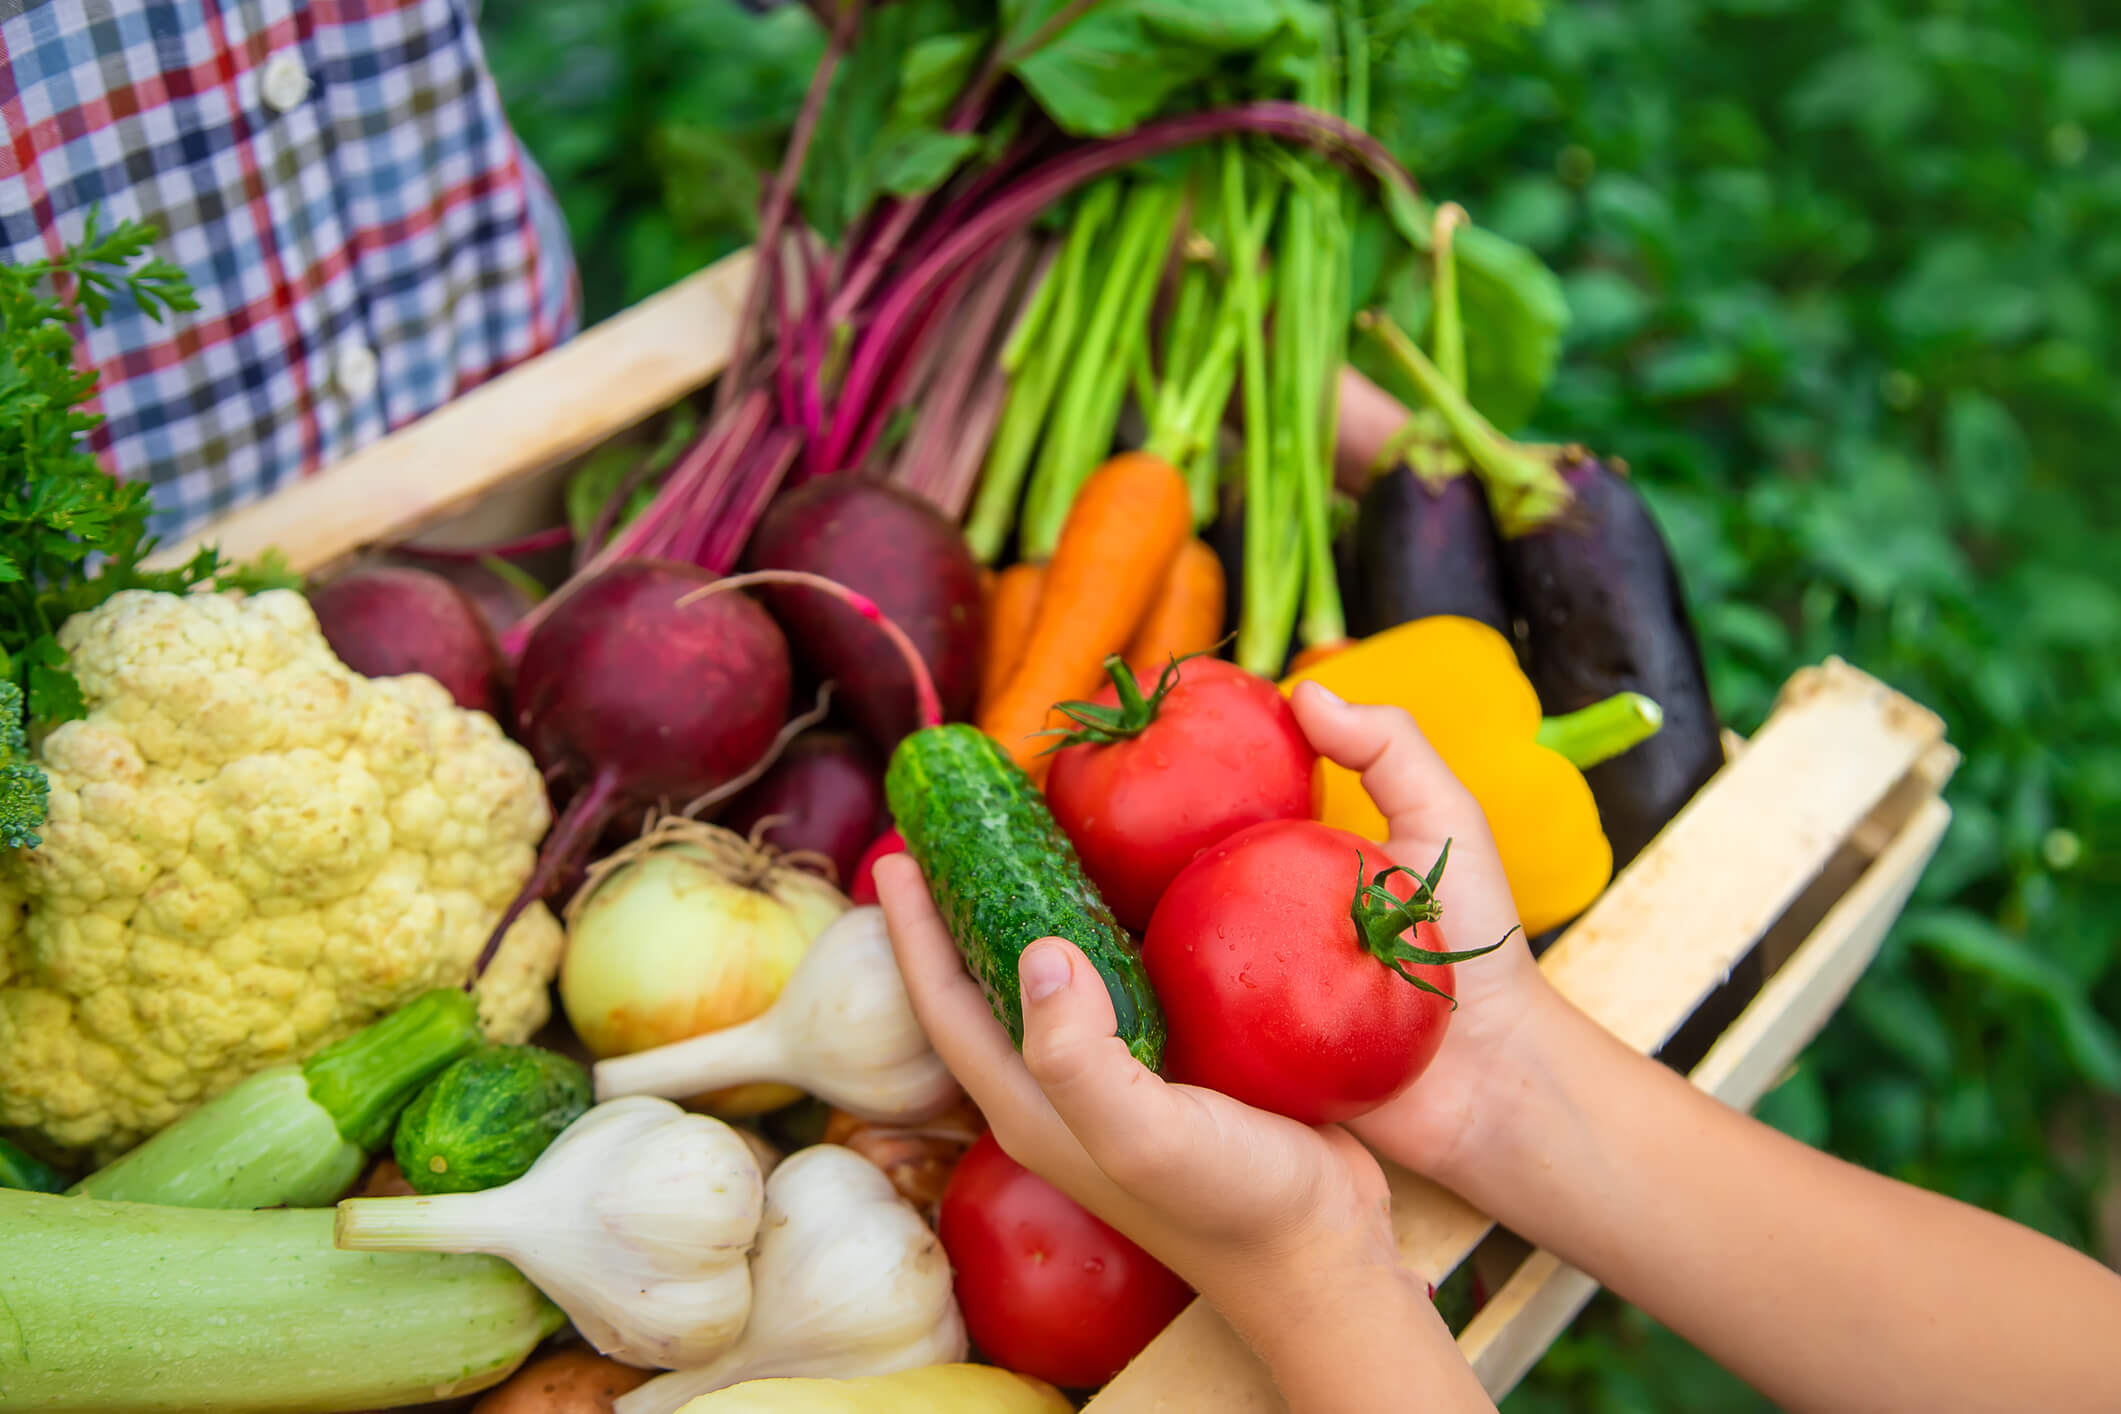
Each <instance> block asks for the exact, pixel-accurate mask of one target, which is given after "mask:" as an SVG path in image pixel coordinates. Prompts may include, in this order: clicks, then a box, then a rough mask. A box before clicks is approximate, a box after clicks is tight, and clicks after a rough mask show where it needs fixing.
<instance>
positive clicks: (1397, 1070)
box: [1142, 820, 1467, 1124]
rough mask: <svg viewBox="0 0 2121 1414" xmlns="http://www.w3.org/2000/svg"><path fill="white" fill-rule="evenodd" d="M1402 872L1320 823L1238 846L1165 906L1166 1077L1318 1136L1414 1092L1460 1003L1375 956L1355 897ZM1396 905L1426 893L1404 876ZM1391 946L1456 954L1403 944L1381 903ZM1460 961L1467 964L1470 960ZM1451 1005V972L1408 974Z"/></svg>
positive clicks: (1438, 945)
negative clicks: (1319, 1130)
mask: <svg viewBox="0 0 2121 1414" xmlns="http://www.w3.org/2000/svg"><path fill="white" fill-rule="evenodd" d="M1358 856H1359V857H1360V859H1361V861H1362V864H1361V871H1362V874H1361V877H1362V880H1363V882H1370V881H1374V880H1375V878H1376V875H1377V873H1378V871H1379V870H1381V869H1384V868H1387V867H1389V866H1390V865H1391V863H1392V861H1391V860H1389V859H1386V858H1385V857H1384V856H1383V851H1382V850H1381V849H1380V848H1379V847H1378V846H1377V845H1376V844H1374V843H1372V842H1370V841H1368V840H1365V839H1363V838H1362V837H1361V836H1359V835H1355V834H1351V833H1350V832H1348V831H1346V830H1340V829H1335V828H1333V827H1332V826H1330V825H1322V824H1319V823H1317V822H1315V821H1310V820H1274V821H1269V822H1267V823H1266V824H1262V825H1254V826H1252V827H1251V828H1250V829H1247V830H1243V831H1240V832H1239V833H1237V834H1235V835H1232V836H1231V837H1230V838H1228V839H1226V840H1224V841H1223V842H1222V843H1221V844H1219V845H1216V846H1215V847H1214V848H1213V849H1210V850H1209V851H1207V852H1206V853H1204V854H1203V855H1201V856H1200V858H1198V859H1196V860H1194V861H1193V863H1191V864H1190V865H1188V866H1186V868H1185V870H1184V871H1183V872H1182V873H1180V874H1179V876H1178V877H1177V878H1176V879H1174V880H1172V881H1171V887H1170V888H1168V889H1166V890H1165V891H1164V897H1163V901H1162V902H1161V903H1159V904H1158V905H1157V906H1156V914H1155V916H1154V917H1153V918H1152V919H1151V920H1150V922H1149V930H1148V933H1147V934H1146V935H1145V936H1144V937H1143V939H1142V963H1143V965H1144V967H1145V968H1146V969H1147V971H1148V974H1149V985H1150V986H1152V987H1153V988H1155V990H1156V995H1157V998H1158V1000H1159V1001H1161V1002H1162V1003H1163V1007H1164V1022H1165V1025H1166V1027H1167V1039H1166V1041H1165V1044H1164V1073H1165V1075H1166V1076H1167V1077H1168V1078H1170V1079H1171V1080H1174V1081H1178V1082H1181V1083H1183V1084H1189V1085H1199V1086H1203V1087H1206V1088H1209V1089H1214V1090H1220V1091H1221V1092H1223V1093H1224V1094H1226V1095H1229V1096H1232V1097H1233V1098H1236V1099H1239V1100H1243V1101H1244V1102H1245V1103H1247V1104H1250V1105H1255V1106H1257V1107H1259V1108H1260V1109H1264V1110H1273V1111H1275V1112H1276V1113H1278V1114H1285V1115H1288V1116H1289V1117H1290V1118H1292V1119H1298V1120H1302V1121H1303V1122H1304V1123H1306V1124H1337V1123H1339V1122H1340V1121H1342V1120H1346V1119H1351V1118H1353V1117H1354V1116H1356V1115H1359V1114H1362V1113H1364V1112H1365V1111H1367V1110H1372V1109H1375V1108H1376V1107H1377V1106H1379V1105H1381V1104H1383V1103H1384V1102H1385V1101H1387V1100H1389V1099H1391V1098H1392V1097H1393V1096H1395V1095H1397V1094H1399V1093H1400V1092H1401V1091H1403V1090H1405V1089H1406V1088H1407V1087H1408V1086H1409V1085H1411V1084H1413V1083H1414V1081H1415V1080H1416V1079H1417V1078H1418V1077H1419V1076H1420V1075H1421V1073H1422V1071H1424V1070H1425V1069H1427V1068H1428V1065H1429V1062H1430V1061H1431V1060H1433V1059H1434V1058H1435V1056H1436V1048H1437V1047H1438V1046H1440V1045H1442V1044H1443V1038H1444V1031H1445V1029H1446V1028H1447V1027H1448V1026H1449V1024H1450V1020H1451V1004H1450V1002H1449V1001H1447V1000H1446V999H1445V998H1444V997H1442V996H1438V995H1436V993H1434V992H1428V991H1424V990H1422V989H1421V988H1420V987H1417V986H1415V985H1414V984H1413V983H1411V982H1409V981H1407V980H1406V979H1405V978H1403V977H1401V976H1400V975H1399V974H1398V973H1397V972H1395V971H1394V970H1393V969H1392V968H1391V967H1390V966H1388V965H1387V964H1386V963H1385V962H1384V961H1383V960H1382V959H1381V958H1379V957H1378V956H1377V955H1376V954H1375V953H1373V952H1372V951H1370V950H1369V948H1368V947H1366V946H1365V945H1364V943H1363V941H1362V939H1361V937H1360V935H1359V934H1358V932H1357V929H1356V926H1355V922H1354V919H1353V918H1352V917H1351V916H1350V909H1351V906H1352V905H1353V904H1354V902H1355V894H1356V886H1357V882H1358V865H1357V859H1358ZM1386 888H1387V889H1388V890H1389V892H1390V894H1391V896H1392V898H1393V899H1405V898H1408V897H1411V896H1412V895H1413V894H1414V891H1415V888H1416V881H1415V880H1412V879H1409V878H1408V877H1407V876H1406V875H1405V874H1394V875H1392V876H1390V877H1389V878H1388V879H1387V880H1386ZM1365 907H1366V908H1369V909H1371V910H1372V911H1373V912H1374V913H1375V914H1377V915H1379V917H1380V922H1379V924H1378V925H1377V926H1378V929H1379V931H1380V932H1382V933H1383V935H1384V937H1385V938H1387V939H1389V938H1392V937H1395V936H1396V937H1402V938H1404V937H1406V934H1407V933H1408V932H1411V934H1412V937H1411V938H1410V939H1408V941H1410V942H1411V943H1412V944H1413V946H1415V947H1418V948H1423V949H1426V950H1428V951H1430V952H1436V953H1441V952H1444V951H1446V949H1445V946H1444V942H1443V937H1442V934H1441V932H1440V931H1439V930H1438V928H1437V925H1436V924H1435V923H1432V922H1419V923H1416V924H1415V925H1414V926H1413V928H1412V929H1411V930H1407V929H1404V924H1402V925H1401V927H1402V930H1401V931H1396V932H1395V931H1394V930H1393V929H1392V928H1391V927H1390V923H1389V922H1388V921H1386V920H1385V919H1384V917H1383V915H1386V914H1388V913H1389V911H1390V909H1389V906H1388V905H1387V904H1386V903H1385V901H1384V900H1382V899H1379V898H1376V897H1375V896H1374V895H1372V896H1371V900H1370V902H1368V903H1366V904H1365ZM1457 956H1458V957H1460V958H1461V959H1463V958H1464V957H1465V956H1467V954H1463V953H1461V954H1458V955H1457ZM1407 970H1408V971H1409V972H1412V973H1413V974H1414V975H1416V976H1417V977H1420V978H1422V979H1423V980H1424V981H1426V982H1427V983H1428V984H1429V985H1430V986H1432V987H1435V988H1437V989H1439V990H1440V991H1443V992H1447V993H1448V992H1450V991H1451V990H1452V969H1451V966H1450V964H1448V963H1441V964H1434V963H1421V962H1414V961H1412V960H1409V961H1408V963H1407Z"/></svg>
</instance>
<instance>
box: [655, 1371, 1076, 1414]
mask: <svg viewBox="0 0 2121 1414" xmlns="http://www.w3.org/2000/svg"><path fill="white" fill-rule="evenodd" d="M1074 1410H1075V1406H1074V1405H1073V1404H1071V1403H1069V1402H1068V1400H1067V1399H1066V1398H1065V1397H1064V1396H1063V1395H1062V1394H1061V1393H1060V1391H1058V1390H1056V1389H1055V1388H1053V1386H1051V1385H1049V1384H1046V1383H1044V1382H1043V1381H1040V1380H1034V1379H1032V1378H1031V1377H1030V1376H1029V1375H1019V1374H1016V1373H1014V1372H1012V1371H1009V1370H1003V1369H997V1368H996V1367H995V1366H993V1365H971V1364H961V1365H926V1366H923V1367H921V1368H920V1369H917V1370H901V1371H899V1372H898V1373H897V1374H895V1375H864V1376H862V1377H861V1378H859V1379H852V1380H812V1379H778V1380H746V1381H744V1382H743V1383H742V1384H738V1385H731V1386H729V1387H728V1388H727V1389H718V1390H716V1391H715V1392H714V1393H713V1394H703V1395H701V1396H700V1397H699V1398H698V1399H695V1400H692V1401H691V1402H690V1403H688V1404H686V1405H685V1406H684V1407H683V1408H682V1409H680V1410H679V1411H678V1414H1074Z"/></svg>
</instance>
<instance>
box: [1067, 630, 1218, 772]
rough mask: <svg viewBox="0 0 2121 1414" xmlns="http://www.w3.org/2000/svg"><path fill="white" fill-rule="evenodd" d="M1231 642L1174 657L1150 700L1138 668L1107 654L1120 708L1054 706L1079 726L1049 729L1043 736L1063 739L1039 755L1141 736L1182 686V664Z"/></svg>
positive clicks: (1077, 704)
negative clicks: (1180, 671) (1143, 687)
mask: <svg viewBox="0 0 2121 1414" xmlns="http://www.w3.org/2000/svg"><path fill="white" fill-rule="evenodd" d="M1229 641H1230V640H1229V639H1228V638H1224V639H1223V641H1222V643H1217V644H1215V645H1214V646H1213V647H1209V648H1202V649H1199V650H1197V651H1195V652H1192V653H1184V654H1180V655H1179V656H1177V657H1174V658H1172V659H1171V660H1170V661H1169V662H1168V663H1166V664H1165V665H1164V670H1163V672H1161V673H1159V674H1158V675H1157V679H1156V686H1155V688H1154V689H1152V690H1151V691H1150V693H1149V695H1148V696H1147V697H1144V696H1142V688H1141V680H1140V679H1138V678H1136V677H1135V676H1134V669H1133V668H1131V667H1129V666H1128V665H1127V660H1126V659H1124V658H1122V657H1121V656H1120V655H1119V654H1117V653H1110V654H1107V655H1106V656H1105V671H1106V672H1107V673H1108V674H1110V675H1111V677H1112V686H1113V688H1114V689H1115V690H1117V692H1118V693H1119V705H1118V706H1117V707H1101V706H1099V705H1098V704H1097V703H1095V702H1056V703H1054V704H1053V710H1054V711H1056V712H1058V713H1060V714H1061V715H1062V716H1064V717H1066V718H1067V719H1068V720H1069V721H1071V722H1073V723H1075V726H1074V728H1073V729H1072V730H1071V729H1070V728H1067V727H1048V728H1047V729H1046V730H1045V731H1044V732H1043V733H1041V735H1044V736H1057V737H1059V738H1060V740H1059V741H1056V742H1055V743H1053V745H1051V746H1049V747H1047V748H1046V749H1045V750H1044V751H1042V752H1040V753H1039V754H1040V755H1041V756H1046V755H1050V754H1052V753H1053V752H1056V751H1058V750H1060V749H1061V748H1062V747H1064V746H1110V745H1112V744H1113V743H1114V742H1119V741H1125V740H1127V739H1128V738H1130V737H1137V736H1140V735H1141V734H1142V733H1143V732H1145V731H1147V730H1148V729H1149V727H1150V724H1152V723H1153V722H1155V720H1156V715H1157V713H1158V712H1160V711H1161V710H1162V709H1163V705H1164V699H1165V698H1166V697H1169V696H1170V695H1171V689H1173V688H1175V687H1177V686H1178V665H1179V664H1180V663H1183V662H1185V661H1186V660H1187V659H1188V658H1198V657H1201V656H1203V655H1205V654H1208V653H1213V652H1215V650H1216V649H1217V648H1220V647H1222V646H1223V643H1228V642H1229Z"/></svg>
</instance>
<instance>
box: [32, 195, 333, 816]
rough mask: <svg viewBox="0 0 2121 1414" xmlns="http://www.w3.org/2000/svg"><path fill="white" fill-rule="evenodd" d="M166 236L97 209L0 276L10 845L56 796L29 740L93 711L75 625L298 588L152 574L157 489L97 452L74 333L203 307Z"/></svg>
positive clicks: (267, 574) (223, 569)
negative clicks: (132, 309) (113, 604)
mask: <svg viewBox="0 0 2121 1414" xmlns="http://www.w3.org/2000/svg"><path fill="white" fill-rule="evenodd" d="M156 234H157V232H156V231H155V228H154V227H152V226H150V225H146V224H144V223H141V222H137V221H125V222H121V223H119V224H118V225H116V226H114V227H111V228H109V229H104V228H103V227H102V225H101V222H100V218H99V215H98V213H97V212H96V211H94V210H91V211H90V212H89V216H88V223H87V225H86V227H85V229H84V230H83V232H82V236H81V239H80V240H79V241H78V242H76V243H75V244H74V245H73V246H71V247H70V248H68V249H67V250H66V251H65V252H64V253H63V254H62V255H60V256H59V257H58V258H57V259H53V260H33V261H30V262H28V263H26V264H22V265H5V264H0V841H4V842H5V843H7V844H10V845H18V846H19V845H21V844H23V843H29V844H32V845H33V844H34V843H35V842H36V839H37V834H36V831H37V828H38V827H39V826H41V825H42V824H43V822H44V798H45V793H46V789H47V783H46V782H45V781H44V778H43V773H42V772H41V771H39V770H38V769H37V767H36V765H35V762H34V760H32V759H30V758H29V757H28V755H27V750H28V742H27V737H26V736H25V732H26V730H27V729H28V728H31V727H43V726H49V725H52V724H55V723H58V722H62V721H67V720H70V719H72V718H75V717H79V716H81V715H82V714H83V713H84V712H85V711H86V710H87V704H86V702H85V701H84V700H83V698H82V695H81V685H80V684H79V683H78V682H76V681H75V680H74V677H73V674H72V673H70V672H68V671H67V668H66V654H65V653H64V652H63V651H62V650H61V649H60V647H59V642H58V638H57V634H58V630H59V626H60V625H61V624H63V623H65V622H66V620H67V618H68V617H69V616H70V615H73V614H77V613H80V612H82V611H83V610H85V609H92V608H94V607H96V606H97V605H98V604H101V603H102V602H103V601H104V600H106V599H108V598H110V596H111V595H113V594H116V593H118V592H119V591H121V590H126V589H149V590H163V591H167V592H171V593H182V592H185V591H187V590H190V589H193V588H197V587H199V586H201V585H207V586H210V587H212V588H215V589H242V590H250V591H256V590H260V589H265V588H280V587H295V586H298V585H299V583H300V580H299V578H298V577H297V576H296V575H294V574H293V573H292V572H291V571H290V570H289V569H288V568H287V566H286V564H285V562H284V561H281V560H279V559H278V558H277V557H267V558H266V559H265V560H263V561H261V562H260V563H259V564H258V565H255V566H248V567H237V566H229V565H224V564H223V563H222V562H221V560H220V558H219V557H218V556H217V555H216V554H214V552H212V551H211V550H205V551H201V552H200V553H199V554H198V555H197V556H195V557H193V558H192V559H191V560H190V561H189V562H187V563H186V564H184V565H183V566H181V567H180V568H177V569H173V570H147V569H143V568H142V567H141V562H142V561H143V560H144V559H145V558H146V557H147V556H148V555H149V554H150V553H152V552H153V550H154V548H155V541H154V540H153V538H152V537H150V536H149V535H148V533H147V517H148V511H149V504H148V497H147V488H146V487H145V486H144V485H141V484H140V483H137V482H120V481H117V480H115V479H114V478H112V477H111V476H110V475H109V474H108V473H107V472H105V471H104V469H103V467H102V465H101V464H100V463H99V462H98V461H97V460H96V457H95V454H94V453H93V452H91V451H90V450H89V448H88V445H87V442H86V440H85V439H86V437H87V435H88V433H90V432H91V431H93V430H94V429H95V428H96V426H97V424H98V423H100V422H101V421H102V418H101V417H100V416H99V415H97V414H95V413H92V412H90V411H88V410H87V407H86V404H87V403H88V400H89V398H90V397H91V396H93V394H94V393H95V389H96V374H95V372H94V371H93V370H88V371H84V370H82V369H81V368H79V367H77V366H76V364H75V361H74V359H75V342H74V324H75V321H76V320H81V319H85V320H87V321H88V323H90V324H93V325H101V324H102V322H103V319H104V316H105V315H107V314H108V313H109V312H110V310H111V308H112V306H113V303H114V302H115V301H116V300H118V299H120V298H124V299H129V300H131V301H132V302H133V304H134V305H136V306H137V307H138V308H139V309H140V311H141V312H142V313H144V314H146V315H147V316H148V317H149V318H151V319H154V320H156V321H158V322H159V321H160V320H161V319H162V318H163V317H164V316H165V315H167V314H171V313H181V312H186V311H190V310H194V309H197V308H198V307H199V305H198V301H197V300H196V299H194V298H193V296H192V289H191V284H190V282H189V281H188V280H187V279H186V278H185V276H184V272H183V271H181V270H179V269H177V267H176V266H174V265H172V264H170V263H169V262H168V261H165V260H162V259H159V258H157V257H155V256H153V255H151V254H150V253H149V246H150V245H151V244H152V243H153V241H154V239H155V236H156ZM25 707H26V710H27V721H25V720H24V717H25ZM32 777H33V778H34V779H33V780H32V779H31V778H32Z"/></svg>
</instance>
